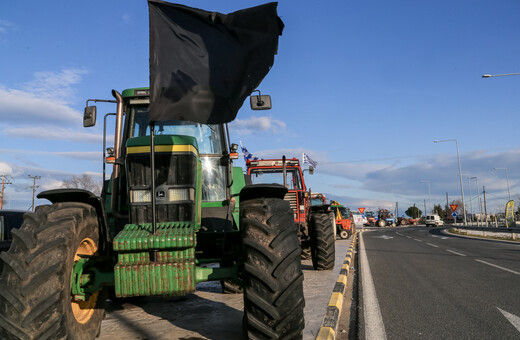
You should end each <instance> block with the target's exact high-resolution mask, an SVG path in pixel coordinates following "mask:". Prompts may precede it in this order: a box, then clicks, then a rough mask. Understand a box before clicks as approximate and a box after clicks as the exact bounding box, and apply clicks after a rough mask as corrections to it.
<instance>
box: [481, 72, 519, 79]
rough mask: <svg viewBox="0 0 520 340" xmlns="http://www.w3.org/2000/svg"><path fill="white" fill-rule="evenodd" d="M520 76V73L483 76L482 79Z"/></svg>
mask: <svg viewBox="0 0 520 340" xmlns="http://www.w3.org/2000/svg"><path fill="white" fill-rule="evenodd" d="M519 75H520V73H504V74H483V75H482V78H491V77H503V76H519Z"/></svg>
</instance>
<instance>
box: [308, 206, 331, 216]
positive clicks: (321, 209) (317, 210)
mask: <svg viewBox="0 0 520 340" xmlns="http://www.w3.org/2000/svg"><path fill="white" fill-rule="evenodd" d="M329 207H330V204H321V205H311V206H310V211H311V213H323V214H326V213H327V212H328V210H329Z"/></svg>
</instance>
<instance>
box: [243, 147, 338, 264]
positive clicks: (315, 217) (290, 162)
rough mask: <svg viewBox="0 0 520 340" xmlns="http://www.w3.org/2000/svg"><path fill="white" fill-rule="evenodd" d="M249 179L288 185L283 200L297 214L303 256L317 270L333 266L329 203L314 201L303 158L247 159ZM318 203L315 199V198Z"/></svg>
mask: <svg viewBox="0 0 520 340" xmlns="http://www.w3.org/2000/svg"><path fill="white" fill-rule="evenodd" d="M246 166H247V177H246V181H248V180H250V181H251V183H252V184H268V183H276V184H281V185H283V187H285V188H287V190H288V192H287V194H285V197H284V200H285V201H286V202H288V203H289V204H290V206H291V209H292V211H293V213H294V223H295V225H296V226H297V228H298V231H299V234H298V235H299V239H300V245H301V249H302V256H303V258H305V257H306V255H310V257H311V259H312V264H313V267H314V269H316V270H330V269H332V268H333V267H334V260H335V238H334V230H333V228H332V221H331V219H330V217H329V205H328V204H324V203H325V202H323V200H322V201H321V202H320V203H322V204H317V205H316V204H312V205H311V202H310V197H309V192H308V191H307V187H306V186H305V180H304V177H303V172H302V169H301V167H300V161H299V160H298V159H296V158H292V159H286V158H285V156H283V157H282V158H281V159H264V160H248V161H247V162H246ZM314 203H316V201H314Z"/></svg>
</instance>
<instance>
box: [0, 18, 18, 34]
mask: <svg viewBox="0 0 520 340" xmlns="http://www.w3.org/2000/svg"><path fill="white" fill-rule="evenodd" d="M14 27H15V26H14V25H13V24H12V23H11V22H9V21H6V20H0V34H3V33H6V32H7V31H8V30H10V29H12V28H14Z"/></svg>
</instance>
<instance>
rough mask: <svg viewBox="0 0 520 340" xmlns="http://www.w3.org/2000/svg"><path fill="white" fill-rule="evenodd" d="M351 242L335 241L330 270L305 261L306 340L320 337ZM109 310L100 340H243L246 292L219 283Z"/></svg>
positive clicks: (112, 305)
mask: <svg viewBox="0 0 520 340" xmlns="http://www.w3.org/2000/svg"><path fill="white" fill-rule="evenodd" d="M350 242H351V239H349V240H337V241H336V260H335V266H334V269H333V270H331V271H315V270H314V269H313V268H312V263H311V261H310V260H308V261H303V262H302V266H303V267H302V269H303V273H304V281H303V290H304V295H305V309H304V316H305V329H304V331H303V339H304V340H311V339H312V340H313V339H315V338H316V335H317V334H318V332H319V329H320V327H321V325H322V321H323V317H324V315H325V312H326V310H327V305H328V302H329V299H330V297H331V294H332V290H333V289H334V285H335V284H336V281H337V278H338V275H339V272H340V270H341V266H342V265H343V261H344V259H345V255H346V254H347V252H348V249H349V247H350ZM107 307H108V308H107V314H106V317H105V319H104V320H103V322H102V324H101V333H100V336H99V339H100V340H117V339H124V340H130V339H149V340H152V339H153V340H171V339H184V340H188V339H189V340H195V339H196V340H199V339H215V340H238V339H242V316H243V298H242V294H223V293H222V289H221V287H220V283H218V282H204V283H200V284H198V285H197V291H196V292H195V293H193V294H188V295H187V296H185V297H182V298H170V299H163V298H160V297H143V298H134V299H129V300H122V301H121V302H119V303H110V302H109V303H108V306H107Z"/></svg>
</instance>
